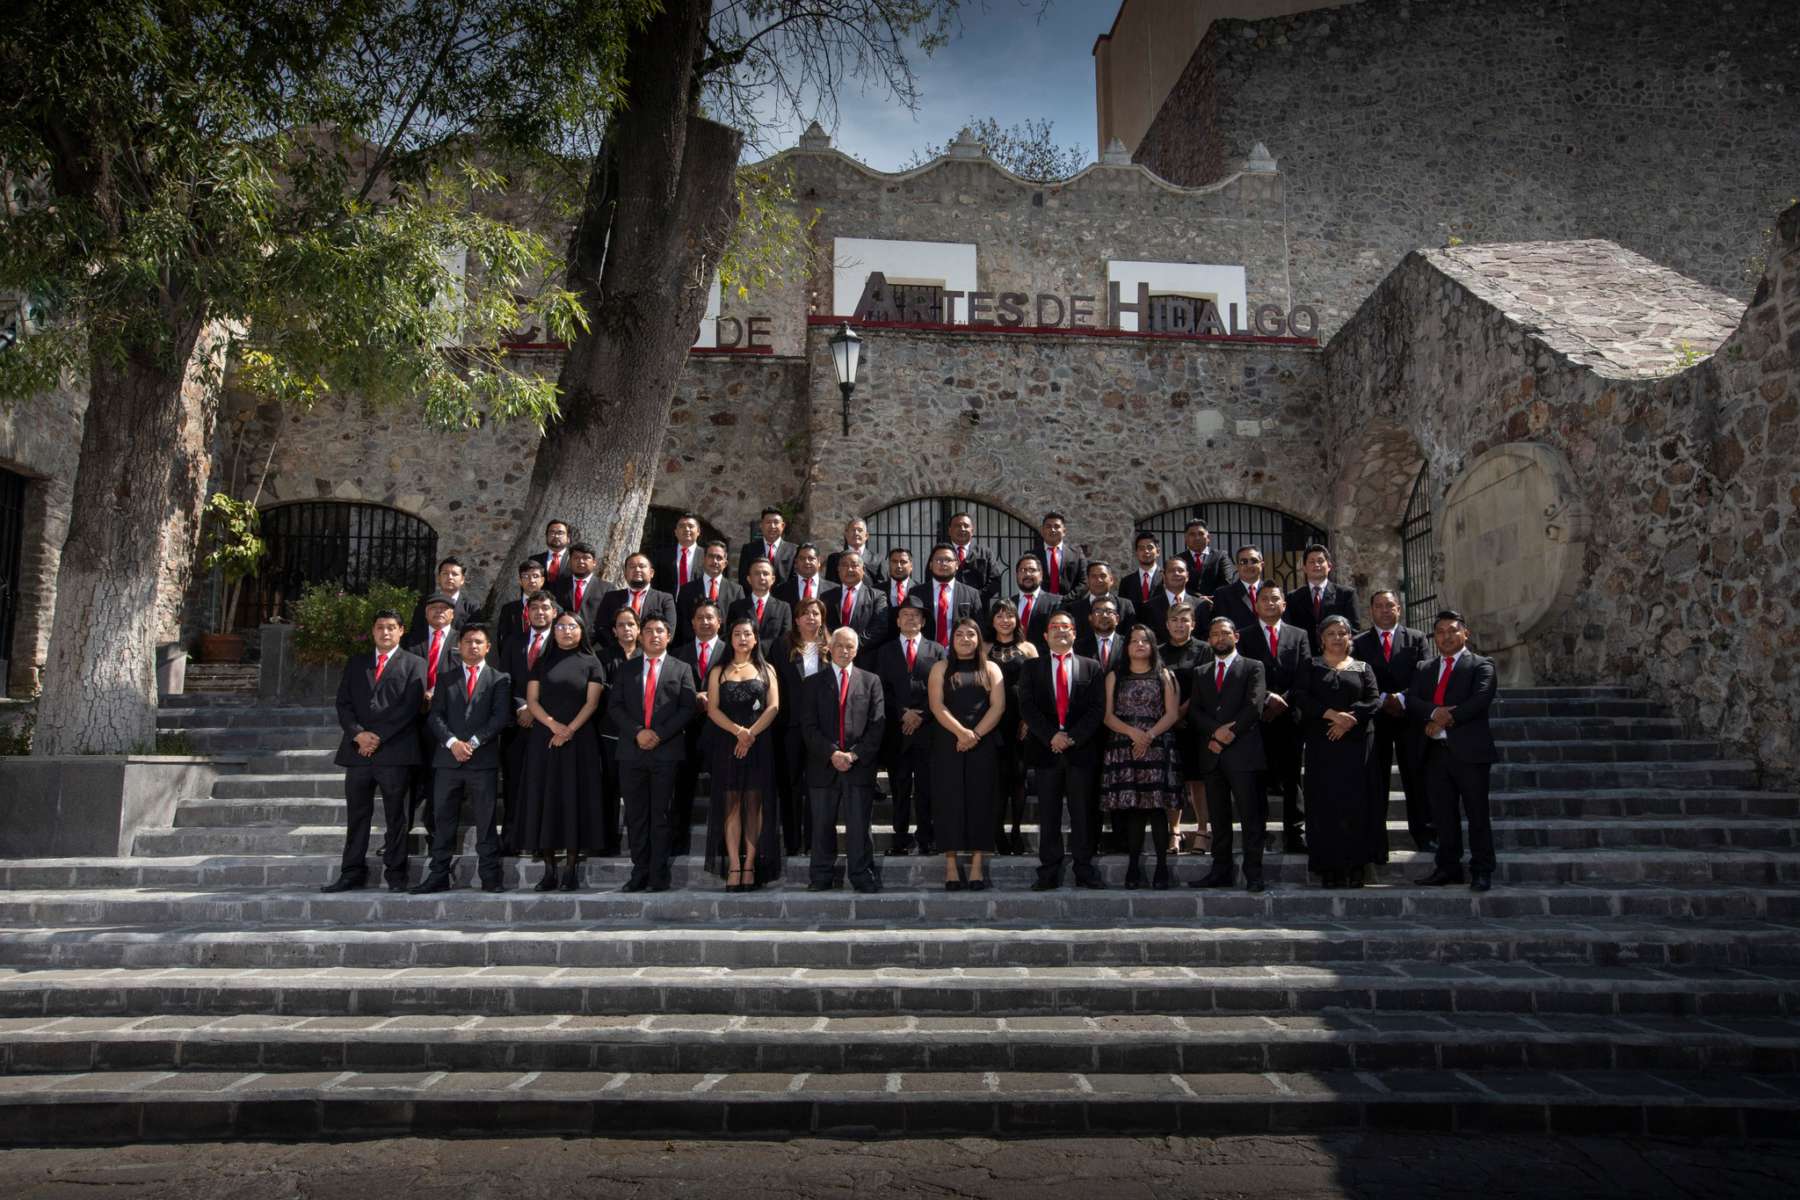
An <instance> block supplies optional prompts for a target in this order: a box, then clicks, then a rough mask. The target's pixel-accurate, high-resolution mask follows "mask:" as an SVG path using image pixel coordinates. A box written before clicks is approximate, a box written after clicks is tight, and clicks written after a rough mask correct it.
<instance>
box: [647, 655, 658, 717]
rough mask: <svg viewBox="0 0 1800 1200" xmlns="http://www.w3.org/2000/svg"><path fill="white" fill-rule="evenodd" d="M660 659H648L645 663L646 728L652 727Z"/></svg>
mask: <svg viewBox="0 0 1800 1200" xmlns="http://www.w3.org/2000/svg"><path fill="white" fill-rule="evenodd" d="M658 661H659V660H658V659H654V658H652V659H647V660H646V661H645V663H644V728H645V729H648V728H650V711H651V709H652V708H653V707H654V706H655V701H656V664H657V662H658Z"/></svg>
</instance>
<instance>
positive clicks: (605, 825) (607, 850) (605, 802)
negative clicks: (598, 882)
mask: <svg viewBox="0 0 1800 1200" xmlns="http://www.w3.org/2000/svg"><path fill="white" fill-rule="evenodd" d="M618 852H619V739H618V738H616V737H602V738H601V739H600V853H601V854H602V855H604V856H607V857H611V856H613V855H616V854H618Z"/></svg>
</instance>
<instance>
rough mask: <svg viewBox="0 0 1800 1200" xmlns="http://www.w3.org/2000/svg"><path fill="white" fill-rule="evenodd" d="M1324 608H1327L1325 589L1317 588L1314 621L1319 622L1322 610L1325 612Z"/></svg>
mask: <svg viewBox="0 0 1800 1200" xmlns="http://www.w3.org/2000/svg"><path fill="white" fill-rule="evenodd" d="M1324 607H1325V589H1324V588H1321V587H1316V588H1314V589H1313V620H1315V621H1317V620H1318V619H1319V617H1320V616H1321V615H1322V612H1321V610H1323V609H1324Z"/></svg>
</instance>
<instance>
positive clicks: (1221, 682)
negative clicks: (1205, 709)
mask: <svg viewBox="0 0 1800 1200" xmlns="http://www.w3.org/2000/svg"><path fill="white" fill-rule="evenodd" d="M1213 691H1215V692H1218V693H1220V694H1223V693H1224V691H1225V664H1224V663H1223V662H1220V663H1219V670H1218V673H1217V674H1215V675H1214V676H1213Z"/></svg>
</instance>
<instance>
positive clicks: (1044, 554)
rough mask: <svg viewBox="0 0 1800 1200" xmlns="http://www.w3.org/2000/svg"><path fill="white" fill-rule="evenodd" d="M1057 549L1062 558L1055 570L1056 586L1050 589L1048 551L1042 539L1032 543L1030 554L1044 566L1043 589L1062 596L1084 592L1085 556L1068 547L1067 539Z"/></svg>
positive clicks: (1086, 561) (1086, 563)
mask: <svg viewBox="0 0 1800 1200" xmlns="http://www.w3.org/2000/svg"><path fill="white" fill-rule="evenodd" d="M1058 549H1059V550H1060V551H1061V553H1062V558H1061V559H1060V560H1059V561H1058V563H1057V568H1056V573H1057V576H1058V580H1057V586H1055V587H1051V584H1050V549H1049V547H1047V546H1045V545H1044V539H1043V538H1039V539H1038V540H1037V541H1035V542H1033V543H1032V546H1031V552H1032V553H1033V554H1035V555H1037V556H1038V561H1039V562H1041V563H1043V564H1044V587H1045V588H1047V589H1049V590H1050V591H1053V592H1056V593H1058V594H1059V595H1063V596H1067V595H1070V594H1071V593H1074V592H1080V591H1084V590H1086V588H1087V565H1088V560H1087V555H1085V554H1083V553H1082V552H1081V551H1080V550H1078V549H1076V548H1075V547H1074V546H1072V545H1070V544H1069V539H1067V538H1064V539H1063V544H1062V545H1061V546H1060V547H1058Z"/></svg>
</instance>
